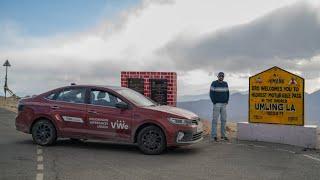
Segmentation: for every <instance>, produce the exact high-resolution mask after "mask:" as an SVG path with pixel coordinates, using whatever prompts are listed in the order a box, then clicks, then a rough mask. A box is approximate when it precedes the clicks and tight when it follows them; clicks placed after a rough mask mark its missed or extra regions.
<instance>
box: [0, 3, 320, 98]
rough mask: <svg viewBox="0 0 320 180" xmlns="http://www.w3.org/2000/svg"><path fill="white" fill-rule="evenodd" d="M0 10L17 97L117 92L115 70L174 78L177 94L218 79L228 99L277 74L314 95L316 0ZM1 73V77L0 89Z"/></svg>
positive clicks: (318, 54)
mask: <svg viewBox="0 0 320 180" xmlns="http://www.w3.org/2000/svg"><path fill="white" fill-rule="evenodd" d="M52 3H54V4H51V3H48V2H45V3H43V2H42V1H28V3H22V1H8V2H3V1H1V2H0V57H1V59H0V60H1V61H2V62H4V61H5V60H6V59H9V61H10V62H11V65H12V67H11V68H10V71H9V87H10V88H11V89H12V90H13V91H14V92H16V93H17V94H18V95H26V94H37V93H41V92H43V91H46V90H48V89H52V88H56V87H59V86H64V85H68V84H70V83H71V82H76V83H77V84H101V85H120V72H121V71H126V70H130V71H176V72H177V73H178V83H179V84H178V93H179V95H180V96H181V95H189V94H190V95H191V94H193V95H196V94H203V93H207V92H208V90H209V86H210V83H211V81H212V80H215V79H216V74H217V73H218V72H219V71H224V72H225V73H226V80H227V81H228V83H229V86H230V88H231V90H233V91H246V90H247V89H248V77H249V76H251V75H254V74H255V73H258V72H260V71H262V70H265V69H267V68H270V67H272V66H279V67H281V68H284V69H287V70H289V71H292V72H294V73H297V74H299V75H301V76H302V77H304V78H305V79H306V90H307V92H313V91H315V90H318V89H320V73H319V69H320V9H319V8H320V4H319V3H317V1H316V0H314V1H313V0H308V1H307V0H305V1H296V0H263V1H262V0H259V1H258V0H241V1H234V0H223V1H222V0H176V1H175V0H145V1H138V0H134V1H130V0H121V1H116V0H110V1H102V0H99V1H83V0H80V1H76V0H70V1H54V2H52ZM3 79H4V71H3V70H2V71H1V72H0V84H3V83H4V82H3Z"/></svg>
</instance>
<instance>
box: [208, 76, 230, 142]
mask: <svg viewBox="0 0 320 180" xmlns="http://www.w3.org/2000/svg"><path fill="white" fill-rule="evenodd" d="M223 79H224V73H223V72H219V74H218V80H216V81H213V82H212V83H211V87H210V98H211V101H212V103H213V118H212V128H211V138H212V140H214V141H218V138H217V122H218V119H219V116H220V120H221V139H223V140H226V141H227V140H228V137H227V136H226V121H227V110H226V106H227V104H228V102H229V88H228V83H227V82H225V81H223Z"/></svg>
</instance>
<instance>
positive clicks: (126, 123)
mask: <svg viewBox="0 0 320 180" xmlns="http://www.w3.org/2000/svg"><path fill="white" fill-rule="evenodd" d="M18 111H19V112H18V116H17V118H16V129H17V130H19V131H22V132H25V133H30V134H32V137H33V140H34V142H35V143H37V144H39V145H51V144H53V143H54V142H55V141H56V140H57V138H58V137H61V138H72V139H101V140H108V141H113V142H123V143H132V144H137V145H138V147H139V149H140V150H141V151H142V152H143V153H145V154H160V153H161V152H163V151H164V150H165V149H166V148H167V147H170V146H180V145H188V144H192V143H196V142H199V141H201V140H202V138H203V137H202V133H203V128H202V122H201V121H200V119H199V118H198V116H197V115H196V114H194V113H192V112H189V111H187V110H183V109H179V108H176V107H171V106H162V105H158V104H156V103H155V102H153V101H152V100H150V99H149V98H147V97H145V96H143V95H142V94H140V93H138V92H136V91H133V90H131V89H128V88H123V87H113V86H87V85H74V86H67V87H62V88H58V89H54V90H52V91H49V92H46V93H43V94H40V95H38V96H36V97H32V98H28V99H22V100H20V102H19V105H18Z"/></svg>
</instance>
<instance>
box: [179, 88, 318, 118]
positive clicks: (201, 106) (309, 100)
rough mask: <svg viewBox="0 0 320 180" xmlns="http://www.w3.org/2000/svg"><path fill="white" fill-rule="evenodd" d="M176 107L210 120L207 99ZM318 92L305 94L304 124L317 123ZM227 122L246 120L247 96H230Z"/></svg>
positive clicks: (180, 103) (209, 108)
mask: <svg viewBox="0 0 320 180" xmlns="http://www.w3.org/2000/svg"><path fill="white" fill-rule="evenodd" d="M177 106H178V107H181V108H184V109H187V110H190V111H193V112H195V113H196V114H198V115H199V116H200V117H201V118H204V119H208V120H211V118H212V103H211V101H210V100H209V99H203V100H196V101H186V102H178V104H177ZM319 110H320V90H319V91H316V92H314V93H312V94H305V123H306V124H317V123H319V120H320V118H319V117H318V116H319V113H318V112H319ZM227 114H228V121H232V122H239V121H247V120H248V94H241V93H234V94H231V95H230V101H229V104H228V106H227Z"/></svg>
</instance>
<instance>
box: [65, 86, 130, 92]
mask: <svg viewBox="0 0 320 180" xmlns="http://www.w3.org/2000/svg"><path fill="white" fill-rule="evenodd" d="M73 87H79V88H81V87H85V88H106V89H111V90H113V91H117V90H121V89H128V88H126V87H120V86H106V85H70V86H65V87H61V88H73Z"/></svg>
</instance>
